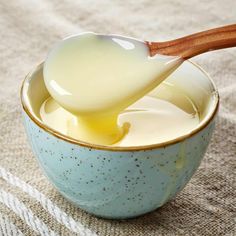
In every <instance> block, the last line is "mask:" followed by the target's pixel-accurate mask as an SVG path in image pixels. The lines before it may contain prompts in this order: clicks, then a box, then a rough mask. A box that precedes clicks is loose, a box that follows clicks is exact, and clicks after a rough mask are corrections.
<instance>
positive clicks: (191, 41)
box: [146, 24, 236, 59]
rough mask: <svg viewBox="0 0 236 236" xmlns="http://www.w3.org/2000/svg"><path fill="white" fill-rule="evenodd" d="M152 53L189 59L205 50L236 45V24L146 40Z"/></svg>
mask: <svg viewBox="0 0 236 236" xmlns="http://www.w3.org/2000/svg"><path fill="white" fill-rule="evenodd" d="M146 43H147V45H148V47H149V49H150V55H151V56H154V55H156V54H162V55H170V56H180V57H182V58H184V59H188V58H191V57H194V56H196V55H199V54H201V53H204V52H208V51H212V50H217V49H222V48H229V47H235V46H236V24H233V25H227V26H223V27H219V28H215V29H211V30H207V31H203V32H199V33H196V34H192V35H189V36H186V37H183V38H178V39H175V40H171V41H166V42H146Z"/></svg>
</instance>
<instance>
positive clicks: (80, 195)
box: [21, 62, 219, 219]
mask: <svg viewBox="0 0 236 236" xmlns="http://www.w3.org/2000/svg"><path fill="white" fill-rule="evenodd" d="M42 67H43V65H42V64H41V65H39V66H38V67H37V68H36V69H35V70H34V71H33V72H32V73H30V74H29V75H28V76H27V77H26V79H25V80H24V82H23V85H22V90H21V101H22V106H23V117H24V124H25V128H26V131H27V134H28V138H29V142H30V144H31V147H32V150H33V152H34V154H35V157H36V158H37V159H38V162H39V164H40V166H41V168H42V169H43V171H44V173H45V175H46V176H47V177H48V179H49V181H50V182H51V183H53V184H54V186H55V187H56V188H57V189H58V191H59V192H60V193H61V194H62V195H63V196H64V197H65V198H67V199H68V200H69V201H70V202H72V203H74V204H75V205H77V206H78V207H80V208H81V209H84V210H85V211H87V212H89V213H92V214H94V215H97V216H100V217H104V218H111V219H125V218H131V217H136V216H139V215H142V214H145V213H147V212H150V211H153V210H155V209H156V208H158V207H160V206H162V205H163V204H164V203H166V202H167V201H169V200H170V199H172V198H173V197H174V196H175V195H176V194H177V193H178V192H180V191H181V189H183V187H184V186H185V185H186V184H187V182H188V181H189V180H190V178H191V177H192V175H193V174H194V172H195V171H196V170H197V168H198V166H199V164H200V162H201V160H202V158H203V156H204V153H205V152H206V149H207V146H208V143H209V141H210V138H211V135H212V132H213V129H214V123H215V122H214V118H215V116H216V113H217V108H218V104H219V97H218V93H217V91H216V88H215V85H214V84H213V82H212V81H211V79H210V78H209V76H208V75H207V74H206V73H205V72H204V71H203V70H202V69H200V68H199V67H198V66H196V65H194V64H192V63H191V62H185V63H184V64H183V65H182V66H181V67H180V68H179V69H178V70H177V71H176V72H175V73H173V74H172V75H171V76H170V77H169V78H168V81H171V82H172V83H177V84H178V87H179V88H181V89H182V90H183V91H184V93H186V94H187V95H188V96H189V97H190V98H191V99H192V101H193V102H194V103H195V105H196V106H197V108H198V110H199V111H200V115H201V122H200V124H199V126H198V127H196V128H195V129H194V130H192V131H191V132H189V133H187V134H185V135H183V136H181V137H178V138H177V139H175V140H170V141H168V142H164V143H160V144H154V145H148V146H138V147H124V148H121V147H109V146H100V145H93V144H89V143H85V142H82V141H78V140H74V139H72V138H70V137H67V136H65V135H63V134H61V133H58V132H57V131H55V130H53V129H51V128H50V127H48V126H46V125H45V124H44V123H43V122H42V121H41V120H40V117H39V107H40V105H41V103H42V102H43V101H44V100H45V99H46V98H47V97H48V96H49V94H48V92H47V90H46V88H45V85H44V81H43V74H42ZM158 89H161V87H160V88H158ZM158 89H157V90H158ZM157 92H158V91H157ZM160 94H161V92H160ZM180 125H181V124H180Z"/></svg>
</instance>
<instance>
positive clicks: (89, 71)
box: [44, 33, 182, 145]
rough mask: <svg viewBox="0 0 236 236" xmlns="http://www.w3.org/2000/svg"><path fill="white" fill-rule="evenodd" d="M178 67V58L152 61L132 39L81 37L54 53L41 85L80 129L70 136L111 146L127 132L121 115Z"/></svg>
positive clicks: (87, 35)
mask: <svg viewBox="0 0 236 236" xmlns="http://www.w3.org/2000/svg"><path fill="white" fill-rule="evenodd" d="M181 63H182V60H181V59H179V58H176V57H167V56H160V55H159V56H156V57H150V56H149V50H148V47H147V46H146V44H144V43H143V42H141V41H138V40H135V39H130V38H125V37H121V36H103V35H97V34H93V33H84V34H82V35H77V36H72V37H70V38H67V39H65V40H63V41H61V42H60V43H58V44H57V45H56V46H55V47H54V48H53V50H52V51H51V52H50V53H49V55H48V58H47V60H46V62H45V65H44V80H45V84H46V87H47V89H48V91H49V93H50V95H51V96H52V97H53V98H54V99H55V100H56V102H57V103H58V104H59V105H61V106H62V107H63V108H64V109H66V110H67V111H69V112H70V113H73V114H76V116H77V121H76V122H78V123H79V124H80V128H79V129H77V130H76V129H74V128H73V129H72V128H71V129H69V130H70V131H69V133H70V135H72V136H76V137H79V138H80V139H81V140H84V141H88V142H93V143H99V144H108V145H111V144H114V143H116V142H118V141H119V140H121V139H122V138H123V137H124V136H125V134H126V133H127V127H126V126H125V125H124V126H123V125H119V123H118V122H117V118H118V115H119V113H120V112H121V111H123V110H124V109H125V108H127V107H128V106H130V105H131V104H133V103H134V102H135V101H137V100H138V99H140V98H141V97H143V96H144V95H145V94H147V93H148V92H149V91H151V90H152V89H153V88H155V87H156V86H157V85H158V84H160V83H161V82H162V81H163V80H164V79H165V78H166V77H167V76H168V75H169V74H170V73H171V72H173V71H174V70H175V69H176V68H177V67H178V66H179V65H180V64H181ZM50 104H53V101H48V105H47V106H48V107H50V106H53V105H50ZM47 109H49V108H47ZM62 111H63V112H64V110H62V108H60V109H59V110H58V112H59V114H58V116H60V115H62V114H61V113H62ZM55 119H56V117H55ZM57 119H60V118H59V117H58V118H57ZM55 122H58V121H55ZM72 123H73V122H72ZM72 123H71V122H70V125H71V126H73V124H74V123H73V124H72ZM57 128H59V127H57Z"/></svg>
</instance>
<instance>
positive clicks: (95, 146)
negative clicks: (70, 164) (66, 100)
mask: <svg viewBox="0 0 236 236" xmlns="http://www.w3.org/2000/svg"><path fill="white" fill-rule="evenodd" d="M188 62H190V63H191V64H193V65H194V66H195V67H197V68H198V69H199V70H201V72H202V73H203V74H204V75H205V76H207V78H208V79H209V80H210V82H211V84H212V86H213V89H214V92H215V97H216V103H215V107H214V110H213V111H212V113H211V115H210V116H209V117H208V119H207V120H205V121H204V122H203V123H202V124H201V125H200V126H198V127H196V128H195V129H193V130H192V131H191V132H189V133H187V134H185V135H182V136H180V137H177V138H175V139H172V140H169V141H165V142H162V143H157V144H150V145H142V146H129V147H118V146H106V145H99V144H91V143H87V142H84V141H81V140H77V139H74V138H71V137H69V136H67V135H64V134H62V133H60V132H58V131H56V130H54V129H52V128H50V127H49V126H47V125H45V124H44V123H43V122H42V121H41V120H40V119H39V118H38V117H37V116H35V114H34V113H32V112H31V111H30V109H29V108H28V107H27V105H26V102H25V100H24V96H23V88H24V86H25V83H26V81H27V80H29V79H30V78H31V76H32V74H33V73H34V71H36V70H37V69H39V67H40V66H41V65H42V64H43V62H42V63H40V64H39V65H38V66H37V67H36V68H35V70H34V71H32V72H30V73H29V74H27V75H26V77H25V79H24V80H23V82H22V85H21V90H20V99H21V104H22V107H23V110H24V111H25V112H26V114H27V115H28V116H29V117H30V119H31V120H32V121H33V122H34V123H35V124H36V125H37V126H39V127H40V128H41V129H43V130H44V131H46V132H48V133H50V134H52V135H53V136H55V137H57V138H59V139H62V140H64V141H66V142H70V143H72V144H76V145H79V146H83V147H87V148H90V149H98V150H105V151H143V150H151V149H156V148H164V147H166V146H169V145H173V144H176V143H179V142H183V141H184V140H185V139H187V138H190V137H192V136H193V135H195V134H197V133H198V132H200V131H201V130H203V129H204V128H205V127H206V126H207V125H208V124H209V123H210V122H211V121H212V119H214V117H215V115H216V113H217V111H218V108H219V93H218V91H217V89H216V86H215V84H214V82H213V80H212V79H211V77H210V76H209V75H208V73H207V72H206V71H205V70H203V69H202V68H201V67H200V66H199V65H197V64H196V63H194V62H192V61H190V60H188Z"/></svg>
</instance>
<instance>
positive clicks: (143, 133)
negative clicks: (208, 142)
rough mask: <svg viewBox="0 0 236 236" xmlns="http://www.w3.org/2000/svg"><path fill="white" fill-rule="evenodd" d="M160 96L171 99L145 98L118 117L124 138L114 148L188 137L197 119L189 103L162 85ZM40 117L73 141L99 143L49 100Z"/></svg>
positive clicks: (180, 94)
mask: <svg viewBox="0 0 236 236" xmlns="http://www.w3.org/2000/svg"><path fill="white" fill-rule="evenodd" d="M162 87H163V89H162V95H163V94H166V95H168V94H172V93H173V92H174V91H177V92H176V93H175V94H174V96H172V97H170V98H169V99H168V101H167V100H163V99H160V98H157V97H155V96H145V97H143V98H142V99H140V100H139V101H137V102H136V103H134V104H132V105H131V106H130V107H128V108H127V109H125V110H124V111H123V112H121V113H120V114H119V116H118V126H119V127H123V129H124V130H125V134H124V136H123V137H122V139H121V140H119V141H118V142H116V143H114V144H113V146H123V147H126V146H139V145H149V144H155V143H161V142H165V141H168V140H172V139H175V138H177V137H179V136H181V135H184V134H187V133H188V132H190V131H191V130H192V129H194V128H195V127H196V126H197V125H198V124H199V116H198V113H197V110H196V108H195V107H194V105H193V103H192V102H191V100H190V99H189V98H188V97H186V96H185V95H184V94H182V93H180V92H178V89H177V88H176V89H175V88H174V87H173V86H170V85H168V84H165V86H162ZM40 115H41V118H42V120H43V122H44V123H45V124H47V125H48V126H50V127H52V128H53V129H55V130H57V131H59V132H61V133H63V134H65V135H68V136H70V137H72V138H74V139H78V140H82V141H87V142H93V143H96V144H97V143H98V144H99V143H101V140H98V136H96V133H95V134H93V135H91V136H90V135H89V134H91V132H87V131H86V130H85V129H86V126H84V124H83V123H81V121H80V119H78V117H77V116H75V115H73V114H72V113H70V112H68V111H66V110H65V109H63V108H62V107H61V106H59V105H58V104H57V103H56V102H55V100H54V99H52V98H51V97H49V98H48V99H47V100H46V101H45V102H44V103H43V104H42V106H41V110H40Z"/></svg>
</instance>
